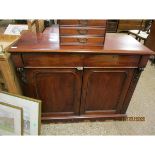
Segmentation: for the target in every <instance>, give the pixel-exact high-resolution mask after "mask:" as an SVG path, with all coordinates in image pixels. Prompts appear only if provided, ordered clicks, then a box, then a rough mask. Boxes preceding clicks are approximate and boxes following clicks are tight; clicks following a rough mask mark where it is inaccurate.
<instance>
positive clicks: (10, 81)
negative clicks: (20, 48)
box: [0, 34, 21, 94]
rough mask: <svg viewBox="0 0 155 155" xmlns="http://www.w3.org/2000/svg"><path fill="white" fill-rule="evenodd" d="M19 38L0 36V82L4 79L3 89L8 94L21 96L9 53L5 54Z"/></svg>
mask: <svg viewBox="0 0 155 155" xmlns="http://www.w3.org/2000/svg"><path fill="white" fill-rule="evenodd" d="M18 38H19V36H12V35H3V34H2V35H0V45H1V46H2V48H3V50H2V51H0V72H1V74H2V76H1V81H2V79H3V78H4V81H3V82H2V83H4V85H5V86H4V87H5V89H8V91H9V92H11V93H15V94H21V89H20V86H19V83H18V80H17V77H16V74H15V71H14V67H13V64H12V61H11V59H10V53H8V52H7V50H8V48H9V47H10V46H11V45H12V44H13V43H14V42H16V41H17V40H18Z"/></svg>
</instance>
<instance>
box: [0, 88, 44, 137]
mask: <svg viewBox="0 0 155 155" xmlns="http://www.w3.org/2000/svg"><path fill="white" fill-rule="evenodd" d="M0 102H5V103H7V104H11V105H13V106H18V107H20V108H23V126H24V127H23V135H40V128H41V101H40V100H37V99H32V98H29V97H25V96H21V95H15V94H12V93H7V92H3V91H1V92H0Z"/></svg>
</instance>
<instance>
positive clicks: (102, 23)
mask: <svg viewBox="0 0 155 155" xmlns="http://www.w3.org/2000/svg"><path fill="white" fill-rule="evenodd" d="M58 22H59V25H63V26H102V27H106V20H59V21H58Z"/></svg>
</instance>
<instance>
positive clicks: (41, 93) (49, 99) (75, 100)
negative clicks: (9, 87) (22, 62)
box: [25, 68, 82, 117]
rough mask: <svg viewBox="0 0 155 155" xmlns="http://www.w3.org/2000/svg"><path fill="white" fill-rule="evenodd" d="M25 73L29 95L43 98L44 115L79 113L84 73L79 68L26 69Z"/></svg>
mask: <svg viewBox="0 0 155 155" xmlns="http://www.w3.org/2000/svg"><path fill="white" fill-rule="evenodd" d="M25 73H26V76H27V83H28V84H27V91H29V92H28V94H27V95H28V96H31V97H35V98H37V99H41V100H42V102H43V103H42V113H43V116H45V117H46V116H47V117H50V116H51V117H54V116H56V117H57V116H61V115H64V116H66V115H78V114H79V106H80V95H81V79H82V75H81V73H80V72H79V71H78V70H76V69H60V68H59V69H26V71H25ZM32 94H33V95H32Z"/></svg>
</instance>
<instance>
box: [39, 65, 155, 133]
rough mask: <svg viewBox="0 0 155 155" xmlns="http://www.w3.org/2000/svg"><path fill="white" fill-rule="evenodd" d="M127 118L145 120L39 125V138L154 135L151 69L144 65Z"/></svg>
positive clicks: (154, 73) (154, 83)
mask: <svg viewBox="0 0 155 155" xmlns="http://www.w3.org/2000/svg"><path fill="white" fill-rule="evenodd" d="M127 114H128V116H141V117H145V121H142V122H134V121H125V122H122V121H106V122H80V123H56V124H55V123H51V124H42V127H41V133H42V135H154V134H155V66H151V65H150V63H148V65H147V67H146V68H145V71H144V72H143V73H142V75H141V77H140V80H139V82H138V85H137V87H136V90H135V92H134V95H133V97H132V100H131V103H130V106H129V108H128V110H127Z"/></svg>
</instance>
